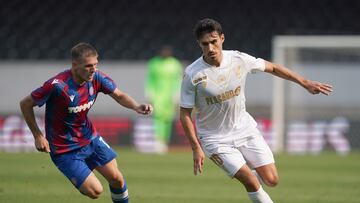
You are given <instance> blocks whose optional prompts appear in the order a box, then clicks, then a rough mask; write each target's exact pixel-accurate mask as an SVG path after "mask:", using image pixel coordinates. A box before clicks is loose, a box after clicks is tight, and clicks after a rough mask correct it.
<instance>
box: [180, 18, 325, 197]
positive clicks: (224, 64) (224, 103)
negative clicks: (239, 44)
mask: <svg viewBox="0 0 360 203" xmlns="http://www.w3.org/2000/svg"><path fill="white" fill-rule="evenodd" d="M194 33H195V35H196V38H197V41H198V44H199V46H200V48H201V50H202V56H201V57H200V58H199V59H197V60H196V61H195V62H193V63H192V64H191V65H189V66H188V67H187V68H186V69H185V74H184V78H183V82H182V86H181V99H180V120H181V123H182V125H183V128H184V130H185V133H186V135H187V137H188V139H189V141H190V143H191V147H192V150H193V160H194V174H195V175H196V174H197V173H198V172H200V173H201V172H202V167H203V162H204V157H205V154H206V156H208V157H209V158H210V159H211V160H212V161H213V162H214V163H215V164H216V165H218V166H219V167H221V168H222V169H223V170H224V171H225V172H226V173H227V174H228V176H230V177H231V178H235V179H237V180H239V181H240V182H241V183H242V184H243V185H244V187H245V188H246V190H247V192H248V195H249V198H250V199H251V201H252V202H254V203H272V202H273V201H272V200H271V198H270V196H269V195H268V194H267V193H266V192H265V191H264V190H263V188H262V186H261V184H260V182H263V183H264V184H266V185H268V186H271V187H273V186H275V185H277V183H278V179H279V178H278V173H277V169H276V166H275V161H274V158H273V154H272V152H271V151H270V148H269V147H268V145H267V144H266V143H265V141H264V138H263V137H262V135H261V134H260V132H259V130H258V129H257V128H256V122H255V120H254V119H253V117H252V116H251V115H250V114H249V113H248V112H247V111H246V108H245V95H244V91H245V90H244V89H245V80H246V76H247V74H248V73H253V72H256V71H263V72H267V73H271V74H273V75H275V76H278V77H281V78H284V79H286V80H290V81H293V82H296V83H298V84H299V85H301V86H302V87H304V88H305V89H306V90H308V91H309V92H310V93H311V94H319V93H323V94H325V95H328V94H329V93H330V92H331V91H332V89H331V88H332V87H331V86H330V85H328V84H324V83H320V82H316V81H311V80H307V79H305V78H303V77H302V76H300V75H298V74H296V73H295V72H293V71H291V70H289V69H287V68H285V67H284V66H281V65H278V64H274V63H271V62H268V61H265V60H263V59H260V58H254V57H252V56H250V55H248V54H245V53H241V52H238V51H229V50H223V49H222V44H223V42H224V40H225V37H224V34H223V31H222V28H221V25H220V24H219V23H218V22H217V21H215V20H212V19H203V20H201V21H199V22H198V23H197V24H196V26H195V29H194ZM193 108H196V110H197V111H196V131H195V127H194V125H193V123H192V119H191V112H192V109H193ZM260 180H261V181H260Z"/></svg>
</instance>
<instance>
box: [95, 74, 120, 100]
mask: <svg viewBox="0 0 360 203" xmlns="http://www.w3.org/2000/svg"><path fill="white" fill-rule="evenodd" d="M97 75H98V77H97V82H98V83H99V86H98V87H99V89H98V91H99V92H103V93H104V94H111V93H113V92H114V91H115V89H116V87H117V85H116V84H115V82H114V81H113V80H112V79H111V78H110V77H109V76H107V75H106V74H105V73H103V72H101V71H98V72H97Z"/></svg>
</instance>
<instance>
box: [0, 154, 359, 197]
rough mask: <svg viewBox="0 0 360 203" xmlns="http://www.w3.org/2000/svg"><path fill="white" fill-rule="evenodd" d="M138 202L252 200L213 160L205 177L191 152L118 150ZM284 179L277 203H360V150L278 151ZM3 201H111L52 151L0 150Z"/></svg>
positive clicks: (275, 190) (276, 191)
mask: <svg viewBox="0 0 360 203" xmlns="http://www.w3.org/2000/svg"><path fill="white" fill-rule="evenodd" d="M118 152H119V157H118V159H117V160H118V165H119V168H120V170H121V171H122V172H123V174H124V175H125V178H126V180H127V183H128V186H129V192H130V198H131V202H132V203H240V202H242V203H246V202H248V203H249V202H250V201H249V200H248V197H247V194H246V191H245V189H244V188H243V187H242V185H241V184H240V183H239V182H237V181H235V180H232V179H230V178H228V177H227V176H226V175H225V173H224V172H222V171H221V170H220V169H219V168H217V167H216V166H215V165H214V164H212V163H211V161H209V160H208V159H207V160H206V163H205V168H204V169H205V171H204V173H203V174H202V175H200V176H193V174H192V154H191V152H190V151H177V152H171V153H169V154H167V155H149V154H139V153H136V152H134V151H132V150H130V149H118ZM275 159H276V161H277V166H278V170H279V174H280V184H279V185H278V186H277V187H275V188H268V187H265V190H266V191H267V192H268V193H269V194H270V196H271V197H272V199H273V200H274V202H277V203H281V202H283V203H339V202H344V203H345V202H346V203H355V202H356V203H359V202H360V153H352V154H350V155H348V156H338V155H336V154H334V153H324V154H321V155H318V156H309V155H307V156H290V155H284V154H283V155H277V156H276V158H275ZM0 161H1V162H0V202H1V203H8V202H9V203H22V202H24V203H32V202H36V203H45V202H46V203H48V202H51V203H56V202H59V203H60V202H61V203H65V202H66V203H75V202H79V203H80V202H81V203H82V202H104V203H105V202H111V201H110V194H109V191H108V188H107V184H106V182H105V180H104V179H103V178H102V177H101V176H100V175H99V174H97V176H98V177H100V180H101V182H102V183H103V186H104V188H105V190H104V194H103V195H102V196H101V197H100V198H99V199H98V200H95V201H94V200H91V199H89V198H87V197H85V196H83V195H81V194H80V193H79V192H77V190H76V189H75V188H74V187H73V186H72V185H71V184H70V182H69V181H68V180H67V179H66V178H65V177H64V176H63V175H62V174H61V173H60V172H59V171H58V169H57V168H56V167H55V166H54V165H53V163H52V162H51V160H50V158H49V156H48V155H47V154H41V153H18V154H15V153H14V154H9V153H0Z"/></svg>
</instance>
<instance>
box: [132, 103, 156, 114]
mask: <svg viewBox="0 0 360 203" xmlns="http://www.w3.org/2000/svg"><path fill="white" fill-rule="evenodd" d="M134 110H135V111H136V112H137V113H139V114H143V115H149V114H151V113H152V111H153V107H152V106H151V105H150V104H140V105H139V106H137V107H135V109H134Z"/></svg>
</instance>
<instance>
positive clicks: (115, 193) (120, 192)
mask: <svg viewBox="0 0 360 203" xmlns="http://www.w3.org/2000/svg"><path fill="white" fill-rule="evenodd" d="M109 186H110V192H111V199H112V201H113V203H128V202H129V194H128V189H127V186H126V182H125V183H124V187H123V188H121V189H119V188H113V187H111V185H109Z"/></svg>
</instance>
